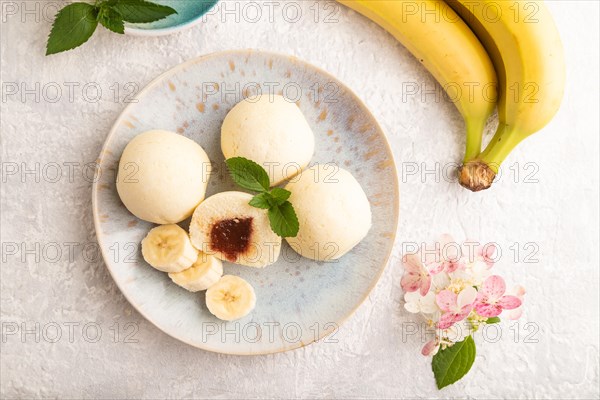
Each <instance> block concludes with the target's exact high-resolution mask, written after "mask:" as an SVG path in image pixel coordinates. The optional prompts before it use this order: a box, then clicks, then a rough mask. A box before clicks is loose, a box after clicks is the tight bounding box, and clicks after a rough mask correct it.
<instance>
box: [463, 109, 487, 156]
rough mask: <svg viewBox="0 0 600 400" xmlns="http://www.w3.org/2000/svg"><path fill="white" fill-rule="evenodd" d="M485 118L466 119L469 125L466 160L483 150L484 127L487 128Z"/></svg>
mask: <svg viewBox="0 0 600 400" xmlns="http://www.w3.org/2000/svg"><path fill="white" fill-rule="evenodd" d="M485 122H486V121H485V119H484V120H479V119H474V118H468V119H466V120H465V123H466V125H467V145H466V150H465V158H464V160H465V162H467V161H469V160H472V159H474V158H475V157H477V156H478V155H479V153H480V152H481V139H482V137H483V128H485Z"/></svg>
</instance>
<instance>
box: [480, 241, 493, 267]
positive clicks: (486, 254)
mask: <svg viewBox="0 0 600 400" xmlns="http://www.w3.org/2000/svg"><path fill="white" fill-rule="evenodd" d="M495 253H496V245H495V244H493V243H488V244H486V245H482V246H478V247H477V256H478V257H481V258H482V259H483V261H484V262H485V263H486V264H487V266H488V268H492V267H493V266H494V262H495V260H494V254H495Z"/></svg>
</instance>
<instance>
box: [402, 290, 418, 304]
mask: <svg viewBox="0 0 600 400" xmlns="http://www.w3.org/2000/svg"><path fill="white" fill-rule="evenodd" d="M420 298H421V294H420V293H419V291H416V292H406V293H404V301H406V302H407V303H415V302H418V301H419V299H420Z"/></svg>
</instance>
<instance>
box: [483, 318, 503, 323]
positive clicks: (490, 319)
mask: <svg viewBox="0 0 600 400" xmlns="http://www.w3.org/2000/svg"><path fill="white" fill-rule="evenodd" d="M498 322H500V318H498V317H491V318H488V319H487V320H486V321H485V323H486V324H497V323H498Z"/></svg>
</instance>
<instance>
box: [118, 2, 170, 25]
mask: <svg viewBox="0 0 600 400" xmlns="http://www.w3.org/2000/svg"><path fill="white" fill-rule="evenodd" d="M110 4H111V6H112V8H113V9H114V10H115V11H117V12H118V13H119V14H121V15H122V16H123V20H124V21H127V22H133V23H145V22H154V21H158V20H159V19H163V18H165V17H168V16H169V15H171V14H177V11H175V10H174V9H173V8H171V7H168V6H163V5H161V4H156V3H151V2H149V1H145V0H119V1H117V2H110Z"/></svg>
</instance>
